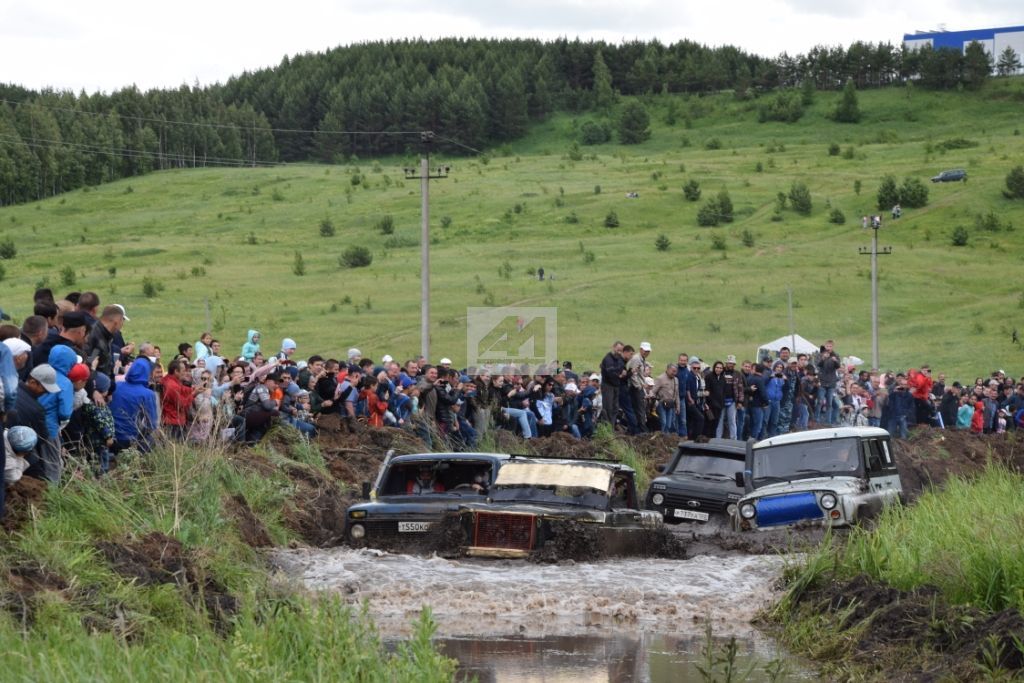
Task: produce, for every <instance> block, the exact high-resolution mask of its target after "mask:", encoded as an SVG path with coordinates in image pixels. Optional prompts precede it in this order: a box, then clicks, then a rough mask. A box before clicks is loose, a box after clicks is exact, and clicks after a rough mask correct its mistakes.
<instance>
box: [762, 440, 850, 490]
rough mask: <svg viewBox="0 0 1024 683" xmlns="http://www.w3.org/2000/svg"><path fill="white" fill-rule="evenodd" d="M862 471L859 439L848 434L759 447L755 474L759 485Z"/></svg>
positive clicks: (847, 474) (845, 474)
mask: <svg viewBox="0 0 1024 683" xmlns="http://www.w3.org/2000/svg"><path fill="white" fill-rule="evenodd" d="M860 473H861V465H860V449H859V441H858V440H857V439H856V438H844V439H825V440H822V441H803V442H800V443H790V444H780V445H777V446H764V447H761V448H755V449H754V462H753V471H752V472H751V478H752V482H753V486H754V488H757V487H759V486H764V485H765V484H771V483H773V482H777V481H791V480H793V479H809V478H812V477H829V476H857V475H858V474H860Z"/></svg>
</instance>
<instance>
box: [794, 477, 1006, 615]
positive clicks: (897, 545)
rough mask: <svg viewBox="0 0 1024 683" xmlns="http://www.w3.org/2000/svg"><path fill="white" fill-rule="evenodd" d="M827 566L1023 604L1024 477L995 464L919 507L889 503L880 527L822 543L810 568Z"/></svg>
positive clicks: (994, 604) (966, 598)
mask: <svg viewBox="0 0 1024 683" xmlns="http://www.w3.org/2000/svg"><path fill="white" fill-rule="evenodd" d="M829 565H833V566H834V568H835V570H836V573H837V574H839V575H840V576H846V577H852V576H855V575H857V574H866V575H868V576H870V577H872V578H874V579H877V580H879V581H882V582H884V583H887V584H889V585H892V586H894V587H896V588H901V589H904V590H909V589H913V588H917V587H920V586H924V585H933V586H936V587H937V588H938V589H939V590H940V591H941V592H942V593H943V595H944V596H945V597H946V598H947V599H948V600H949V601H950V602H952V603H956V604H970V605H974V606H976V607H979V608H981V609H984V610H990V611H997V610H1001V609H1004V608H1007V607H1015V608H1017V609H1019V610H1022V611H1024V476H1022V475H1021V474H1019V473H1017V472H1013V471H1011V470H1009V469H1007V468H1005V467H1002V466H997V465H989V466H988V467H987V468H986V469H985V470H984V472H983V473H982V474H981V475H979V476H978V477H977V478H973V479H965V478H959V477H954V478H952V479H949V480H948V481H947V482H946V485H945V488H943V489H942V490H940V491H930V492H927V493H925V494H924V495H922V496H921V497H920V498H918V500H917V502H916V503H915V504H914V505H913V506H909V507H901V506H894V507H891V508H888V509H887V510H885V511H884V512H883V513H882V515H881V517H880V518H879V519H878V523H877V525H876V526H875V527H874V528H869V527H858V528H856V529H854V530H852V532H851V533H850V535H849V537H848V539H847V541H846V543H845V545H842V546H838V547H835V548H833V547H832V546H831V544H825V545H823V546H822V548H821V549H820V550H819V551H818V553H817V554H815V555H812V556H811V558H810V559H809V560H808V564H807V567H806V568H805V570H804V573H805V574H807V575H809V576H810V575H813V576H818V575H820V574H821V573H822V572H823V570H825V569H826V568H827V567H828V566H829ZM804 583H806V582H801V581H797V582H796V583H795V584H793V585H795V586H802V585H803V584H804Z"/></svg>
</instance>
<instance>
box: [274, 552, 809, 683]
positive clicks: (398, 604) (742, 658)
mask: <svg viewBox="0 0 1024 683" xmlns="http://www.w3.org/2000/svg"><path fill="white" fill-rule="evenodd" d="M274 562H275V564H276V565H277V566H278V567H279V568H280V569H281V571H282V572H283V573H284V574H285V575H286V576H287V577H289V578H290V579H292V580H294V581H296V582H298V583H299V584H301V585H302V586H304V587H306V588H308V589H312V590H323V591H337V592H339V593H341V594H342V595H343V596H345V598H346V600H348V601H349V602H351V603H352V604H353V605H360V604H362V603H363V602H365V603H366V604H367V606H368V609H369V613H370V615H371V616H372V617H373V618H374V621H375V622H376V623H377V626H378V628H379V629H380V631H381V635H382V636H383V637H384V638H385V639H386V640H391V641H397V640H400V639H401V638H402V637H403V636H406V635H408V633H409V630H410V624H411V623H412V621H413V620H414V619H416V617H417V616H418V615H419V613H420V611H421V609H422V608H423V607H424V606H429V607H430V609H431V611H432V613H433V616H434V620H435V622H436V623H437V627H438V629H437V641H438V643H439V645H440V646H441V647H443V648H444V650H445V651H446V652H447V653H448V654H449V655H450V656H452V657H455V658H456V659H458V660H459V662H460V665H461V670H460V671H461V672H460V676H462V677H466V676H469V675H473V676H476V677H477V678H478V679H479V680H480V681H516V682H520V681H521V682H527V681H563V680H564V681H588V682H589V681H595V682H598V681H609V682H611V681H652V682H656V683H660V682H661V681H686V680H701V677H700V674H699V673H698V671H697V669H696V665H698V664H700V663H701V662H702V661H703V659H702V649H703V648H704V646H705V643H706V640H707V639H706V633H705V625H706V623H707V622H708V621H710V623H711V624H712V630H713V633H714V641H715V644H716V649H717V650H719V651H720V650H721V649H722V647H723V646H724V645H725V643H726V642H727V640H728V638H729V637H730V636H732V637H735V638H736V642H737V646H738V649H737V654H736V661H737V663H738V664H740V665H741V666H743V668H744V669H745V668H748V667H753V668H754V675H753V676H751V677H750V678H749V679H747V680H751V681H755V680H769V676H768V675H767V674H766V673H763V669H764V667H765V666H766V665H768V664H769V663H771V662H772V660H777V659H782V660H785V663H786V666H787V670H788V672H789V675H788V676H787V677H786V679H787V680H794V679H800V678H811V677H813V676H812V674H811V672H810V670H809V669H807V667H806V666H805V665H804V664H802V663H800V662H797V661H795V660H793V659H792V658H790V657H789V656H788V655H787V654H786V653H784V652H781V651H780V650H779V649H778V647H777V646H776V645H775V644H774V643H773V642H772V641H771V640H770V639H769V638H767V637H766V636H764V635H763V634H762V633H760V632H759V631H758V630H757V629H755V628H754V627H753V626H752V625H751V624H750V621H751V619H752V618H753V617H754V615H755V614H756V612H757V611H758V610H759V609H760V608H761V607H763V606H764V605H765V604H767V602H768V601H769V600H771V599H772V597H773V593H772V590H771V586H772V584H773V583H774V581H775V579H776V578H777V577H778V576H779V574H780V573H781V571H782V569H783V567H784V566H785V563H786V562H787V559H786V558H784V557H780V556H767V555H755V556H751V555H734V556H726V557H713V556H697V557H695V558H692V559H688V560H661V559H615V560H607V561H602V562H594V563H573V562H564V563H561V564H557V565H538V564H532V563H529V562H525V561H522V560H498V561H494V560H479V559H466V560H447V559H442V558H438V557H421V556H414V555H399V554H390V553H382V552H379V551H374V550H352V549H348V548H336V549H331V550H309V549H304V550H295V551H279V552H276V553H275V554H274Z"/></svg>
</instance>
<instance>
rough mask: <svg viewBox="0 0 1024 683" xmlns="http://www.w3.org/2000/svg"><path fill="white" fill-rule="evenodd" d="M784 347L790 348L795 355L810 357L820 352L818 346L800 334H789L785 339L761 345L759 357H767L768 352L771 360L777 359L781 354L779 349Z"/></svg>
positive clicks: (781, 338)
mask: <svg viewBox="0 0 1024 683" xmlns="http://www.w3.org/2000/svg"><path fill="white" fill-rule="evenodd" d="M783 346H788V347H789V350H790V351H792V352H793V353H794V354H797V353H806V354H808V355H810V354H812V353H816V352H817V351H818V345H817V344H815V343H813V342H809V341H807V340H806V339H804V338H803V337H801V336H800V335H799V334H787V335H786V336H785V337H779V338H778V339H776V340H775V341H770V342H768V343H767V344H761V346H759V347H758V348H757V357H758V358H761V357H762V356H764V355H765V352H767V353H768V355H769V356H770V357H771V358H775V357H776V356H777V355H778V353H779V349H781V348H782V347H783Z"/></svg>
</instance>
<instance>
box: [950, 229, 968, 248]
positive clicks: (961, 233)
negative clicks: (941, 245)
mask: <svg viewBox="0 0 1024 683" xmlns="http://www.w3.org/2000/svg"><path fill="white" fill-rule="evenodd" d="M969 237H970V235H969V234H968V232H967V228H965V227H964V226H962V225H958V226H956V227H955V228H953V234H952V235H950V242H952V244H953V246H954V247H966V246H967V240H968V238H969Z"/></svg>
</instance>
